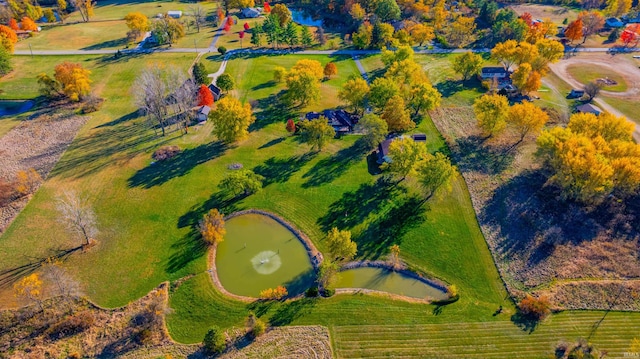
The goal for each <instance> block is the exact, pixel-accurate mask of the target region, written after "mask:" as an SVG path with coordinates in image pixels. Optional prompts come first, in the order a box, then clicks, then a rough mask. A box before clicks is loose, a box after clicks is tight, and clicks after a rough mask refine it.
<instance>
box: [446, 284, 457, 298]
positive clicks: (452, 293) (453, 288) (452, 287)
mask: <svg viewBox="0 0 640 359" xmlns="http://www.w3.org/2000/svg"><path fill="white" fill-rule="evenodd" d="M447 294H448V295H449V297H450V298H454V297H457V296H458V287H456V286H455V284H452V285H450V286H449V288H447Z"/></svg>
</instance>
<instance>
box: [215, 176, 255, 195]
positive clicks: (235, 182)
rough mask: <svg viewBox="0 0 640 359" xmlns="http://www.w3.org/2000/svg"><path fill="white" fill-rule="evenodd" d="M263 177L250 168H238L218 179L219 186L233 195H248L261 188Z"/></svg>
mask: <svg viewBox="0 0 640 359" xmlns="http://www.w3.org/2000/svg"><path fill="white" fill-rule="evenodd" d="M262 181H264V177H263V176H261V175H259V174H257V173H254V172H253V171H250V170H238V171H233V172H231V173H230V174H228V175H227V176H226V177H225V178H223V179H222V181H220V188H221V189H223V190H225V191H227V192H228V193H230V194H232V195H234V196H240V195H242V196H248V195H250V194H253V193H257V192H260V190H262Z"/></svg>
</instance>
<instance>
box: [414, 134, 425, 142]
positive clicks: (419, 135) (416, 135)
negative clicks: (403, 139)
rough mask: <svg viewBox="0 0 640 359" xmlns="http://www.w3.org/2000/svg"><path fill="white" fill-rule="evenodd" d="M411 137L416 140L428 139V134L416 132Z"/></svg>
mask: <svg viewBox="0 0 640 359" xmlns="http://www.w3.org/2000/svg"><path fill="white" fill-rule="evenodd" d="M411 138H413V140H414V141H416V142H426V141H427V135H425V134H424V133H414V134H413V135H411Z"/></svg>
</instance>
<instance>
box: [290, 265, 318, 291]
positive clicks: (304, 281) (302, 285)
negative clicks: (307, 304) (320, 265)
mask: <svg viewBox="0 0 640 359" xmlns="http://www.w3.org/2000/svg"><path fill="white" fill-rule="evenodd" d="M316 278H317V274H316V271H315V270H313V268H309V270H307V271H305V272H303V273H301V274H300V275H298V276H296V277H295V278H293V279H292V280H290V281H288V282H286V283H284V284H283V286H284V287H285V288H287V292H288V293H289V294H288V296H289V297H293V296H296V295H298V294H302V293H304V292H305V291H306V290H307V289H309V288H310V287H311V286H312V285H313V284H314V283H315V281H316Z"/></svg>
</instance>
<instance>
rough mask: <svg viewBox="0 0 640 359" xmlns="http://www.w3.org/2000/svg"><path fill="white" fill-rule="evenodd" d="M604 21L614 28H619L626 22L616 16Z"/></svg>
mask: <svg viewBox="0 0 640 359" xmlns="http://www.w3.org/2000/svg"><path fill="white" fill-rule="evenodd" d="M604 23H605V25H606V26H607V27H610V28H612V29H617V28H620V27H623V26H624V23H623V22H622V21H620V20H618V19H617V18H615V17H610V18H608V19H607V20H606V21H605V22H604Z"/></svg>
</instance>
